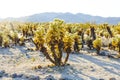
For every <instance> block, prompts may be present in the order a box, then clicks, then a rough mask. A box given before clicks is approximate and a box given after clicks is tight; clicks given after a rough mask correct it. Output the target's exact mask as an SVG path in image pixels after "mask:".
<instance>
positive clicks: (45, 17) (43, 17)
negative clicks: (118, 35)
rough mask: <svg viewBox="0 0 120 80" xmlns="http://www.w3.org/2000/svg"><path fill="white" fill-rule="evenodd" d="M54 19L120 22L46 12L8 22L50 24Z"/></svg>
mask: <svg viewBox="0 0 120 80" xmlns="http://www.w3.org/2000/svg"><path fill="white" fill-rule="evenodd" d="M54 18H59V19H63V20H65V22H71V23H75V22H82V23H85V22H95V23H110V24H117V23H119V22H120V17H107V18H105V17H100V16H91V15H87V14H83V13H78V14H72V13H53V12H46V13H40V14H34V15H31V16H25V17H20V18H6V19H4V20H7V21H23V22H24V21H27V22H48V21H52V20H53V19H54Z"/></svg>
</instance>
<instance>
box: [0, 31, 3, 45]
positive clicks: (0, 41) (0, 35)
mask: <svg viewBox="0 0 120 80" xmlns="http://www.w3.org/2000/svg"><path fill="white" fill-rule="evenodd" d="M2 43H3V36H2V33H1V32H0V46H2Z"/></svg>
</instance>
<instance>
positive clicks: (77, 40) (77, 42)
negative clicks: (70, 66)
mask: <svg viewBox="0 0 120 80" xmlns="http://www.w3.org/2000/svg"><path fill="white" fill-rule="evenodd" d="M73 38H74V51H75V52H78V53H79V51H80V49H81V48H83V47H82V45H83V43H82V41H81V39H80V36H79V35H78V34H74V36H73Z"/></svg>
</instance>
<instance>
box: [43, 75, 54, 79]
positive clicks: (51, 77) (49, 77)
mask: <svg viewBox="0 0 120 80" xmlns="http://www.w3.org/2000/svg"><path fill="white" fill-rule="evenodd" d="M45 80H56V79H55V78H54V77H53V76H52V75H49V76H46V77H45Z"/></svg>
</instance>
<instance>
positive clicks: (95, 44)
mask: <svg viewBox="0 0 120 80" xmlns="http://www.w3.org/2000/svg"><path fill="white" fill-rule="evenodd" d="M101 46H102V42H101V39H100V38H97V39H96V40H94V41H93V47H94V48H95V49H96V50H97V54H99V53H100V49H101Z"/></svg>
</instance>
